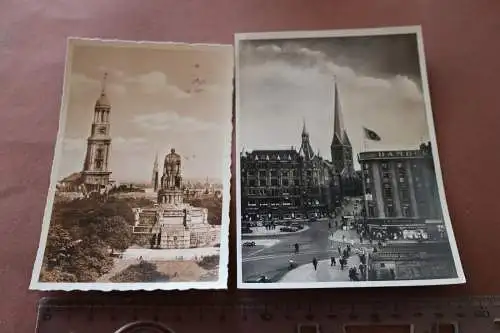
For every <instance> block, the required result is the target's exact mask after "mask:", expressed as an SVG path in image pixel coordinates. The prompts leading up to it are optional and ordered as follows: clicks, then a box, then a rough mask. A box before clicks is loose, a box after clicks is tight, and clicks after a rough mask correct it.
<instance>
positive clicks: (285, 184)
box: [235, 27, 465, 289]
mask: <svg viewBox="0 0 500 333" xmlns="http://www.w3.org/2000/svg"><path fill="white" fill-rule="evenodd" d="M235 52H236V60H235V66H236V106H235V108H236V150H237V152H238V154H239V157H238V158H237V159H236V163H237V166H236V179H237V180H236V184H237V188H236V193H237V194H236V195H237V233H238V235H237V240H238V247H237V262H238V287H239V288H243V289H273V288H280V289H287V288H290V289H292V288H340V287H386V286H423V285H444V284H459V283H464V282H465V276H464V272H463V269H462V265H461V262H460V257H459V253H458V250H457V245H456V242H455V238H454V235H453V230H452V226H451V221H450V216H449V213H448V208H447V204H446V198H445V192H444V187H443V180H442V176H441V169H440V164H439V158H438V152H437V144H436V137H435V132H434V125H433V118H432V111H431V105H430V97H429V88H428V85H427V73H426V65H425V59H424V50H423V44H422V33H421V30H420V27H400V28H382V29H363V30H344V31H309V32H277V33H251V34H238V35H236V41H235Z"/></svg>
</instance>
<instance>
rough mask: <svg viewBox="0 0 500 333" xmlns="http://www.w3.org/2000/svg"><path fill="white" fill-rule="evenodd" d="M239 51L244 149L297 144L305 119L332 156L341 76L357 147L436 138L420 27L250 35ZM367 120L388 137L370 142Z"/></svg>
mask: <svg viewBox="0 0 500 333" xmlns="http://www.w3.org/2000/svg"><path fill="white" fill-rule="evenodd" d="M238 52H239V60H238V61H239V63H238V66H239V84H240V86H239V87H240V90H239V96H240V104H239V115H238V117H239V128H240V133H239V138H240V140H239V142H240V147H239V149H240V150H241V149H246V150H253V149H271V148H290V146H292V145H293V146H296V147H297V148H298V147H299V146H300V133H301V130H302V121H303V119H305V121H306V124H307V129H308V130H309V133H310V139H311V144H312V146H313V148H314V149H315V150H319V151H320V153H321V155H322V156H324V157H326V158H328V159H330V143H331V140H332V134H333V110H334V108H333V101H334V89H333V88H334V81H336V82H337V86H338V90H339V98H340V103H341V107H342V114H343V121H344V124H345V127H346V128H347V132H348V134H349V137H350V139H351V142H352V145H353V149H354V153H355V154H356V153H358V152H360V150H387V149H415V148H416V147H418V145H419V144H420V142H421V141H422V140H427V139H428V137H429V134H428V126H427V121H426V114H425V105H424V99H423V95H422V89H421V85H422V83H421V79H420V69H419V61H418V50H417V40H416V35H414V34H407V35H389V36H387V35H386V36H372V37H342V38H339V37H327V38H314V39H311V38H300V39H286V40H283V39H281V40H244V41H242V42H241V43H240V47H239V50H238ZM334 77H335V80H334ZM363 126H364V127H367V128H370V129H372V130H374V131H375V132H376V133H378V134H379V136H380V137H381V138H382V140H381V141H380V142H370V143H369V144H367V145H365V144H364V142H363V130H362V128H363ZM365 147H366V149H365Z"/></svg>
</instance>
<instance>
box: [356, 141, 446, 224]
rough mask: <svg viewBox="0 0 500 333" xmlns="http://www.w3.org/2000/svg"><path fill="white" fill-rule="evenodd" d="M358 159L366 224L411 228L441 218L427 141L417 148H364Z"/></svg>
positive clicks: (430, 153)
mask: <svg viewBox="0 0 500 333" xmlns="http://www.w3.org/2000/svg"><path fill="white" fill-rule="evenodd" d="M358 160H359V163H360V165H361V171H362V172H361V174H362V181H363V191H364V193H365V195H364V197H365V201H364V205H365V206H364V209H365V214H366V222H367V224H368V225H369V226H378V227H397V228H404V229H411V228H420V227H422V228H423V227H424V226H425V224H426V223H428V222H429V221H442V211H441V203H440V200H439V192H438V187H437V181H436V174H435V171H434V163H433V158H432V151H431V146H430V143H424V144H422V145H421V146H420V149H416V150H400V151H370V152H363V153H360V154H359V156H358Z"/></svg>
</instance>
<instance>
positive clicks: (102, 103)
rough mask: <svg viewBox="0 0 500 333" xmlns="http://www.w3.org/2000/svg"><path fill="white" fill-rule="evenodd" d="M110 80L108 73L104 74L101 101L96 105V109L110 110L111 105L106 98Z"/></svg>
mask: <svg viewBox="0 0 500 333" xmlns="http://www.w3.org/2000/svg"><path fill="white" fill-rule="evenodd" d="M107 79H108V73H104V75H103V77H102V81H101V95H100V96H99V99H98V100H97V102H96V103H95V106H96V108H97V107H101V108H109V107H111V105H110V104H109V101H108V97H107V96H106V81H107Z"/></svg>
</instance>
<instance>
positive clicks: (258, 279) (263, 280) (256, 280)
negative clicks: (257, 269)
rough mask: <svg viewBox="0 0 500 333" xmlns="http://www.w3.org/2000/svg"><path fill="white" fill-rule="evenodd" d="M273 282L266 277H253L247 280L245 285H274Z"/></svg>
mask: <svg viewBox="0 0 500 333" xmlns="http://www.w3.org/2000/svg"><path fill="white" fill-rule="evenodd" d="M272 282H273V281H272V280H271V279H270V278H268V277H267V276H265V275H258V276H253V277H250V278H248V279H246V280H245V283H272Z"/></svg>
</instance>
